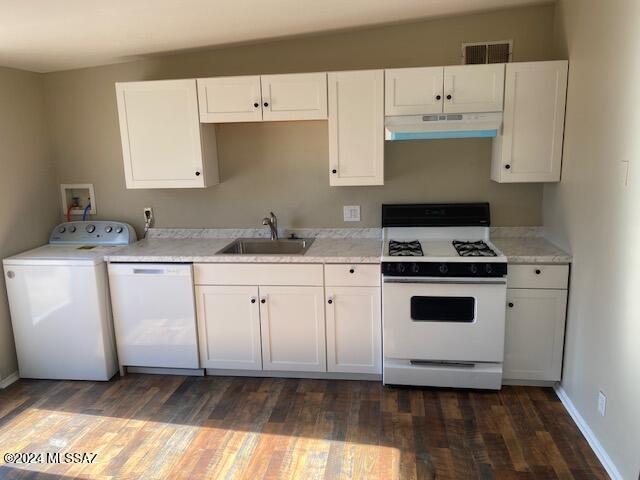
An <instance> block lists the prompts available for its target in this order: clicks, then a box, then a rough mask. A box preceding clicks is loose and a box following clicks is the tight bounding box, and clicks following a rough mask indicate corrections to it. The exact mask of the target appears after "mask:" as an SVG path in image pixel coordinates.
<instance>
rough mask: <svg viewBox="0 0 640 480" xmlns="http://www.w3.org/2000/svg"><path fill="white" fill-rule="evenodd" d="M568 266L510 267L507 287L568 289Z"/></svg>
mask: <svg viewBox="0 0 640 480" xmlns="http://www.w3.org/2000/svg"><path fill="white" fill-rule="evenodd" d="M568 283H569V266H568V265H509V266H508V268H507V286H508V287H509V288H558V289H564V288H567V285H568Z"/></svg>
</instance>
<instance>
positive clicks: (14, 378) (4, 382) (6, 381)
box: [0, 371, 20, 390]
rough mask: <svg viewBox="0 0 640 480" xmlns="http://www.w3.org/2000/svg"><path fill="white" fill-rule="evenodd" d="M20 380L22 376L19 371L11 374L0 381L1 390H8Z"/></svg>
mask: <svg viewBox="0 0 640 480" xmlns="http://www.w3.org/2000/svg"><path fill="white" fill-rule="evenodd" d="M19 379H20V375H19V374H18V372H17V371H16V372H13V373H10V374H9V375H7V376H6V377H5V378H3V379H1V380H0V390H2V389H3V388H7V387H8V386H9V385H11V384H12V383H14V382H17V381H18V380H19Z"/></svg>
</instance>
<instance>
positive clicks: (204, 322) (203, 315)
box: [196, 285, 262, 370]
mask: <svg viewBox="0 0 640 480" xmlns="http://www.w3.org/2000/svg"><path fill="white" fill-rule="evenodd" d="M196 304H197V311H198V330H199V332H200V362H201V365H200V366H201V367H202V368H225V369H240V370H261V369H262V347H261V344H260V307H259V303H258V287H255V286H244V285H242V286H212V285H207V286H197V287H196Z"/></svg>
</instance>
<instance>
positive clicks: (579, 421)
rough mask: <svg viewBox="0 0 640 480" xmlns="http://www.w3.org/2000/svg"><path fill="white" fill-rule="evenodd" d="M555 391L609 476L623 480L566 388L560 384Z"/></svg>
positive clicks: (615, 479) (616, 479)
mask: <svg viewBox="0 0 640 480" xmlns="http://www.w3.org/2000/svg"><path fill="white" fill-rule="evenodd" d="M553 389H554V390H555V391H556V394H557V395H558V398H559V399H560V401H561V402H562V404H563V405H564V408H565V409H566V410H567V412H569V415H571V418H573V421H574V422H575V423H576V425H577V426H578V428H579V429H580V431H581V432H582V435H584V438H586V439H587V442H588V443H589V446H590V447H591V450H593V453H595V454H596V457H598V460H600V463H601V464H602V466H603V467H604V469H605V470H606V471H607V473H608V474H609V476H610V477H611V478H612V479H613V480H623V478H622V475H620V472H619V471H618V469H617V468H616V466H615V464H614V463H613V460H611V457H609V454H608V453H607V451H606V450H605V449H604V447H603V446H602V444H601V443H600V440H598V437H596V435H595V434H594V433H593V430H591V428H590V427H589V425H588V424H587V422H586V421H585V419H584V418H582V415H580V412H578V409H577V408H576V406H575V405H574V404H573V402H572V401H571V399H570V398H569V395H567V392H565V390H564V388H562V386H561V385H560V384H557V385H555V386H554V387H553Z"/></svg>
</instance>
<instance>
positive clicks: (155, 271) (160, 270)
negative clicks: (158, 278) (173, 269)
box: [133, 268, 168, 275]
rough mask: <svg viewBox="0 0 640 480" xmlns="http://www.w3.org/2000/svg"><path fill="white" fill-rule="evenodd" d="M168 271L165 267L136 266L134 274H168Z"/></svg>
mask: <svg viewBox="0 0 640 480" xmlns="http://www.w3.org/2000/svg"><path fill="white" fill-rule="evenodd" d="M167 273H168V271H167V270H166V269H164V268H134V269H133V274H134V275H167Z"/></svg>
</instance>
